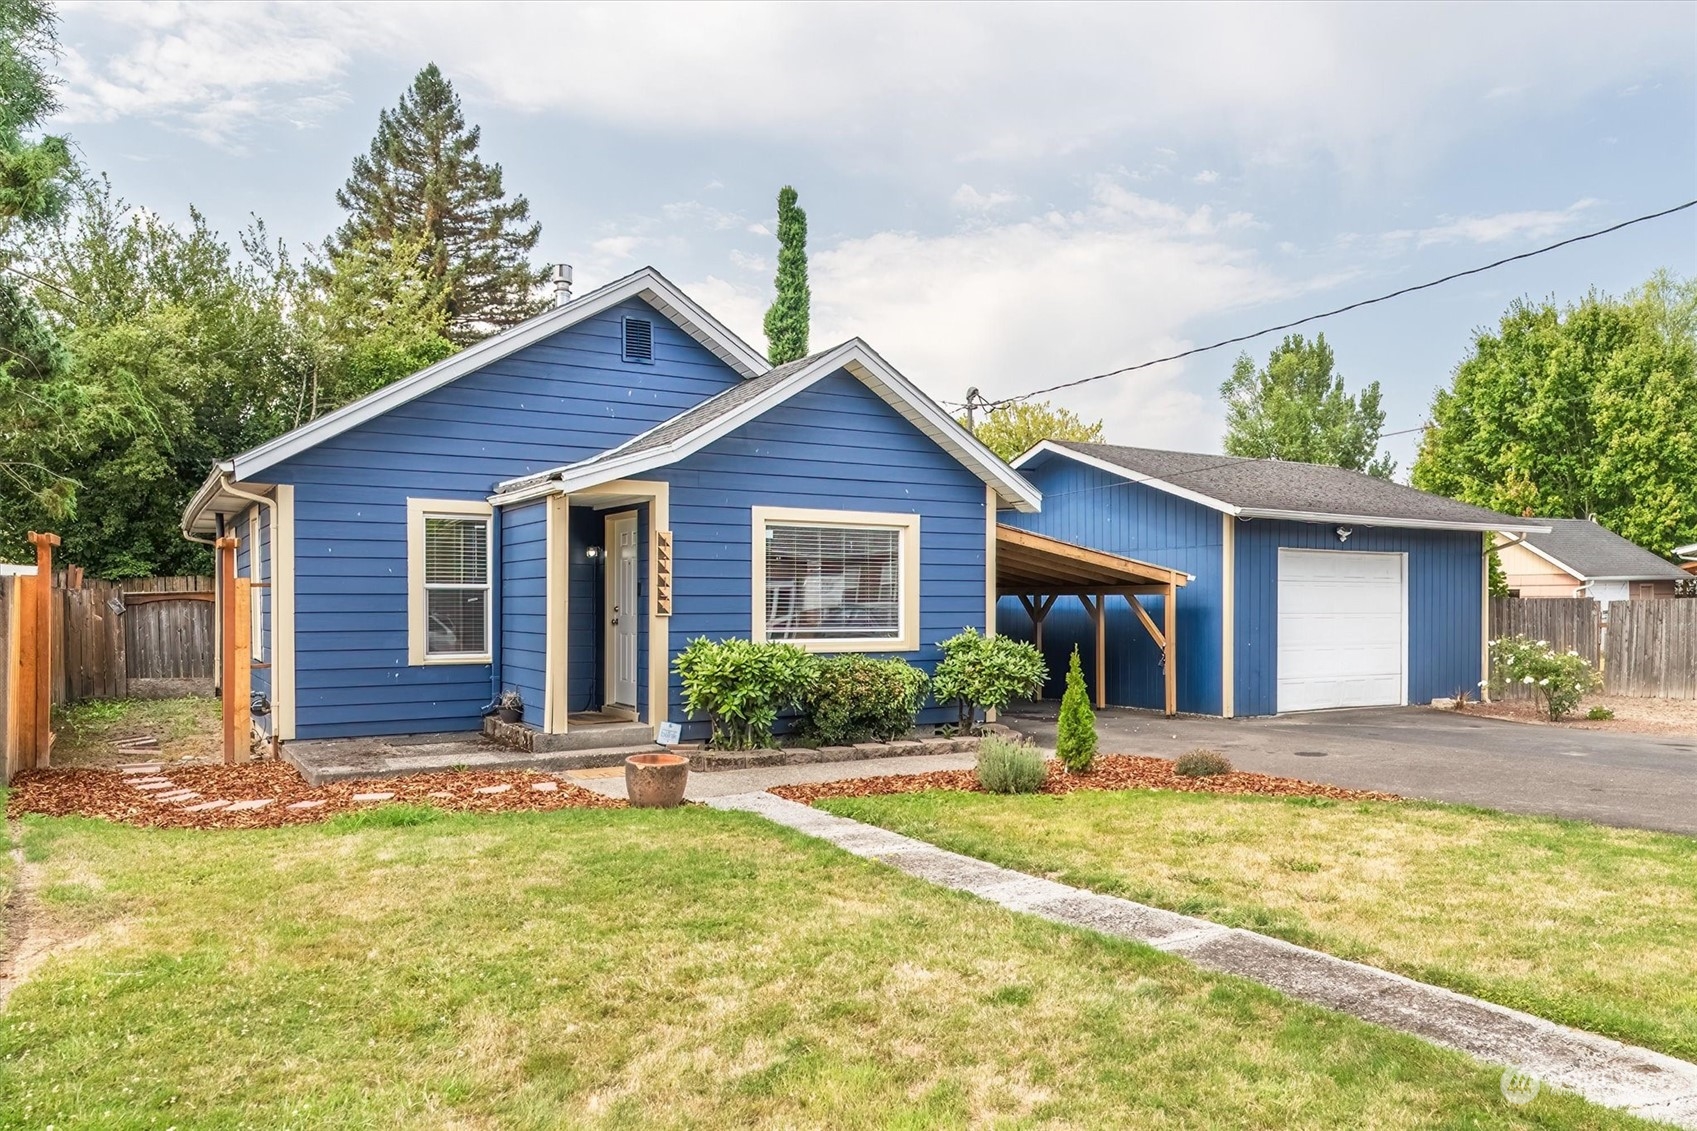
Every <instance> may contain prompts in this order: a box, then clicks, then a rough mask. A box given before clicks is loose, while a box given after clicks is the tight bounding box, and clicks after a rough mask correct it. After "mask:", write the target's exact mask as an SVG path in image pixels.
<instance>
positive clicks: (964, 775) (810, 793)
mask: <svg viewBox="0 0 1697 1131" xmlns="http://www.w3.org/2000/svg"><path fill="white" fill-rule="evenodd" d="M932 789H953V790H961V791H964V792H966V793H983V792H984V789H983V787H981V786H980V785H979V784H978V774H977V771H975V770H939V771H937V772H936V773H930V774H899V775H895V776H891V777H881V778H853V779H848V780H844V781H829V782H818V783H815V784H810V785H775V786H772V787H770V788H769V789H768V791H767V792H769V793H775V794H777V795H778V796H779V797H783V798H786V799H788V800H790V801H799V802H801V803H802V804H804V805H811V804H813V803H814V802H815V801H823V800H825V799H826V798H830V797H876V796H879V795H881V794H886V793H920V792H923V791H925V790H932ZM1087 789H1088V790H1120V789H1172V790H1179V791H1181V792H1184V793H1248V794H1257V795H1259V796H1262V797H1319V798H1325V799H1327V800H1330V801H1400V800H1402V798H1400V797H1398V796H1397V795H1396V794H1394V793H1379V792H1377V791H1375V790H1365V789H1344V788H1342V787H1341V786H1335V785H1322V784H1321V783H1319V782H1311V781H1299V780H1298V779H1296V778H1276V777H1270V776H1269V775H1267V774H1251V773H1245V772H1242V771H1234V772H1232V773H1229V774H1217V775H1215V776H1213V777H1206V778H1187V777H1184V776H1183V775H1180V774H1176V773H1174V772H1173V763H1172V762H1171V761H1170V760H1169V759H1166V758H1149V757H1143V756H1140V755H1133V754H1099V755H1097V756H1096V764H1095V765H1094V766H1093V767H1092V768H1091V770H1090V772H1089V773H1087V774H1069V773H1067V772H1066V770H1065V769H1063V768H1062V767H1061V764H1060V763H1059V762H1050V763H1049V776H1048V778H1047V779H1046V780H1045V781H1044V782H1043V788H1042V789H1041V790H1039V791H1038V792H1040V793H1051V794H1060V793H1073V792H1075V791H1077V790H1087Z"/></svg>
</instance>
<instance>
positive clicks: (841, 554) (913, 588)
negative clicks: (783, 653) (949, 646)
mask: <svg viewBox="0 0 1697 1131" xmlns="http://www.w3.org/2000/svg"><path fill="white" fill-rule="evenodd" d="M755 510H756V517H755V527H756V530H755V536H756V551H755V552H756V555H757V558H758V560H757V562H756V563H755V564H756V569H755V576H756V580H757V582H758V585H757V588H756V593H755V596H756V601H757V607H756V619H757V620H758V622H759V623H758V624H757V625H756V626H755V637H756V639H762V640H775V641H786V642H790V643H795V644H801V645H803V646H807V647H810V648H812V649H813V650H815V651H824V652H829V651H878V650H882V651H905V650H911V649H913V648H915V647H917V646H918V645H917V643H916V642H915V641H914V637H915V636H916V634H917V625H916V623H915V622H916V621H917V619H918V597H919V595H918V582H919V574H918V551H919V546H918V530H919V528H918V523H919V519H918V516H917V515H880V514H865V513H860V512H846V511H840V512H832V511H794V510H788V509H785V508H776V507H757V508H755Z"/></svg>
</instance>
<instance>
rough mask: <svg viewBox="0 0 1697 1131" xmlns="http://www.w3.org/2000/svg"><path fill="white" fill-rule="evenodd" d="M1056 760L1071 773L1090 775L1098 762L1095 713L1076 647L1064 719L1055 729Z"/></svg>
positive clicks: (1064, 699) (1063, 705)
mask: <svg viewBox="0 0 1697 1131" xmlns="http://www.w3.org/2000/svg"><path fill="white" fill-rule="evenodd" d="M1055 757H1056V758H1058V759H1059V760H1060V763H1061V765H1063V766H1065V767H1066V768H1067V772H1068V773H1072V774H1082V773H1088V772H1089V770H1090V764H1091V763H1092V762H1094V761H1095V760H1096V714H1095V712H1094V711H1092V710H1091V709H1090V694H1089V692H1088V691H1086V690H1085V687H1084V668H1083V667H1082V666H1081V665H1080V664H1079V662H1078V649H1077V648H1074V649H1073V650H1072V659H1071V660H1070V661H1068V663H1067V689H1066V691H1065V692H1064V693H1063V694H1062V695H1061V716H1060V720H1059V721H1058V722H1057V724H1056V726H1055Z"/></svg>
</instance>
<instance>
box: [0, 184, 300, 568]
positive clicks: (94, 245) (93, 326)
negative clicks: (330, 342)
mask: <svg viewBox="0 0 1697 1131" xmlns="http://www.w3.org/2000/svg"><path fill="white" fill-rule="evenodd" d="M262 238H263V234H262V233H259V234H257V235H256V236H255V238H254V241H253V242H254V243H255V244H256V245H257V243H258V242H259V241H260V240H261V239H262ZM31 267H32V271H33V273H34V274H35V276H36V277H37V278H38V279H39V280H40V283H39V285H38V286H37V287H36V288H35V294H34V298H35V300H36V302H37V303H38V304H39V305H40V306H41V307H42V308H43V310H44V311H45V313H46V317H47V319H48V321H49V323H50V325H51V326H52V328H53V330H54V331H55V333H56V336H57V339H58V341H59V342H60V343H62V347H63V350H64V353H65V356H66V362H65V365H66V371H67V373H68V381H67V382H66V384H67V385H68V386H69V387H70V388H71V389H73V390H74V396H75V397H77V398H80V401H81V403H80V405H79V408H80V411H79V412H78V413H76V414H75V415H74V417H73V418H72V420H73V422H74V423H68V424H66V425H65V426H63V427H61V428H60V430H59V432H58V434H57V436H56V440H55V442H54V443H53V444H52V445H43V446H41V447H40V456H39V459H40V460H41V462H42V464H43V471H44V473H45V474H47V475H50V476H52V477H53V478H54V479H55V480H56V481H58V482H62V483H68V484H71V485H73V486H74V488H75V506H74V508H66V509H63V510H62V511H61V513H59V514H57V515H55V514H53V513H51V511H50V510H49V509H48V503H47V502H45V501H44V500H42V499H40V498H38V497H34V496H32V495H31V494H30V493H29V492H24V491H18V490H16V489H14V488H11V487H7V486H6V485H5V484H0V540H3V541H4V544H5V547H6V549H7V550H15V549H17V548H18V546H19V543H20V541H21V539H22V535H23V533H24V531H25V530H27V529H29V528H30V527H32V526H33V527H35V528H37V529H39V528H40V527H41V526H42V525H45V524H47V523H48V522H49V521H50V520H51V521H52V526H53V529H55V530H57V531H58V532H59V533H60V534H61V535H62V536H63V538H64V546H65V548H64V556H65V558H66V560H67V561H70V562H74V563H76V564H79V565H81V566H83V567H84V568H86V569H87V570H88V571H89V572H90V573H91V574H93V575H95V576H98V577H109V578H123V577H135V576H146V575H149V574H162V573H179V572H193V571H198V570H204V569H205V568H207V566H208V559H207V556H206V550H205V547H203V546H199V545H197V544H195V543H192V542H188V541H186V540H184V539H183V537H182V535H181V533H180V532H179V531H178V528H177V521H178V516H179V515H180V513H181V511H182V508H183V506H184V505H185V504H186V503H187V501H188V498H189V495H190V494H191V493H192V492H193V491H194V489H195V488H196V487H197V486H199V484H200V482H201V480H202V479H203V478H204V477H205V475H206V470H207V468H208V467H209V466H211V464H212V463H213V462H214V461H215V460H217V459H221V458H223V457H225V456H228V455H230V454H232V453H234V452H237V451H241V450H243V449H245V448H248V447H252V446H253V445H254V444H257V443H259V442H261V441H263V440H265V439H268V438H270V437H271V436H274V435H276V434H277V433H278V432H281V431H283V430H284V429H285V428H286V427H287V426H288V425H289V422H290V420H291V418H292V415H293V412H294V410H295V407H296V405H297V404H298V401H299V395H300V393H299V390H300V386H301V375H300V361H301V359H300V350H299V342H298V337H297V335H296V333H295V331H294V329H293V327H292V326H291V325H290V324H289V321H288V318H287V312H288V311H289V308H290V304H289V302H288V301H287V296H286V294H284V293H283V291H282V290H281V288H280V286H279V285H278V283H277V282H276V280H275V279H273V278H271V277H269V276H268V275H266V274H265V273H264V272H262V271H261V270H259V269H258V268H256V267H255V266H254V265H253V264H252V263H251V262H249V261H247V260H245V259H243V258H240V257H238V256H237V255H236V254H235V253H234V252H232V250H231V249H230V247H229V246H228V245H227V244H226V243H224V241H223V240H222V239H220V238H219V236H218V235H217V233H216V232H213V231H212V230H211V229H210V228H209V227H208V226H207V224H206V221H205V219H204V218H203V217H201V216H200V214H199V213H197V212H191V219H190V223H189V224H188V225H187V226H186V227H185V228H178V227H176V226H173V225H170V224H167V223H165V222H163V221H162V220H160V219H158V218H157V217H156V216H154V215H153V214H151V213H148V212H146V211H142V210H134V209H131V208H130V207H129V206H128V205H127V204H126V203H125V202H124V201H123V200H121V199H119V198H117V197H115V196H114V195H113V194H112V192H111V189H110V187H109V186H107V185H105V184H104V183H101V184H97V185H92V186H89V187H88V189H87V191H86V193H85V194H84V196H83V198H82V199H81V201H80V202H79V205H78V207H77V208H75V209H74V210H73V211H72V212H70V213H68V214H67V215H66V216H65V217H64V218H63V219H62V220H61V222H60V223H59V224H57V225H56V226H55V227H54V228H53V229H51V231H50V232H49V233H48V235H47V236H46V238H45V239H44V240H43V241H42V242H41V244H40V245H39V247H38V248H37V255H36V258H35V259H34V260H32V262H31Z"/></svg>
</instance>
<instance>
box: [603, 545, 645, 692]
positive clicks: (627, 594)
mask: <svg viewBox="0 0 1697 1131" xmlns="http://www.w3.org/2000/svg"><path fill="white" fill-rule="evenodd" d="M607 556H608V557H610V558H612V568H611V570H610V576H609V577H608V588H609V589H610V591H611V593H610V596H609V599H608V602H607V647H608V649H609V653H610V658H609V667H611V669H612V678H611V679H610V680H609V681H608V683H609V686H610V687H612V689H613V697H612V700H611V703H612V704H617V705H618V706H621V707H628V708H632V709H634V708H635V707H636V629H637V625H638V624H639V623H640V618H641V615H642V611H641V610H640V609H639V608H638V607H637V585H636V574H637V565H638V563H637V545H636V516H635V515H634V514H628V515H619V516H617V517H615V518H609V519H608V520H607Z"/></svg>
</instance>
